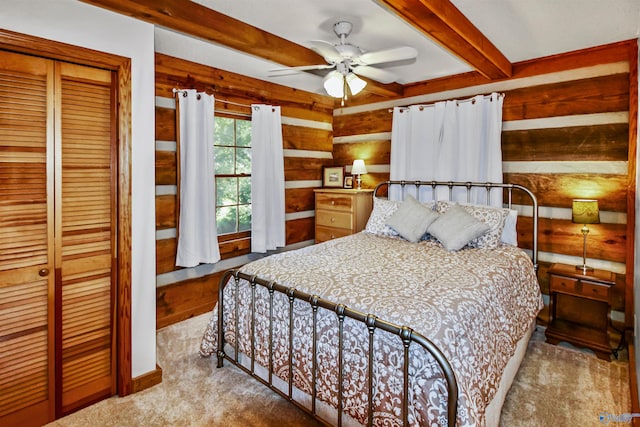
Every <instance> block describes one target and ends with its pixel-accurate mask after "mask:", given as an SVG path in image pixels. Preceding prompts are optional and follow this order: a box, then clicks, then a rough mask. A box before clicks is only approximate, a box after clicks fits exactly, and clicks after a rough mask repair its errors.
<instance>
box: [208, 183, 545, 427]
mask: <svg viewBox="0 0 640 427" xmlns="http://www.w3.org/2000/svg"><path fill="white" fill-rule="evenodd" d="M392 185H399V186H400V188H401V189H402V194H403V196H404V194H405V190H406V188H407V186H415V187H416V191H417V190H418V189H419V188H420V187H421V186H430V187H431V188H432V189H434V190H435V189H436V188H438V187H447V188H448V189H449V198H448V200H452V197H453V189H454V188H456V187H463V188H466V189H467V191H466V194H467V202H468V201H469V200H470V197H471V189H473V188H485V189H486V195H487V204H489V203H490V201H491V190H492V189H495V188H502V189H504V191H505V192H506V194H507V202H506V203H504V202H503V204H506V205H507V207H508V208H511V207H512V193H513V190H521V191H523V192H524V193H525V194H526V195H527V196H529V197H530V200H531V202H532V206H533V251H532V252H533V253H532V260H533V265H534V269H535V271H536V272H537V270H538V253H537V252H538V241H537V235H538V202H537V199H536V197H535V195H534V194H533V193H532V192H531V191H530V190H529V189H527V188H526V187H524V186H521V185H518V184H502V183H490V182H486V183H478V182H453V181H384V182H381V183H380V184H378V185H377V186H376V188H375V190H374V197H377V194H378V192H379V190H380V189H381V188H382V187H384V186H386V187H387V188H389V187H390V186H392ZM433 198H434V200H435V198H436V192H435V191H433ZM231 278H233V279H234V280H231ZM241 279H243V280H246V281H247V282H249V284H250V286H251V307H255V304H256V287H257V286H262V287H264V288H266V289H267V290H268V292H269V366H268V370H269V373H268V380H265V379H264V378H262V377H261V376H260V375H258V374H257V372H256V369H255V364H256V363H255V338H256V337H255V311H253V312H252V316H251V355H250V367H249V368H247V367H245V366H244V365H243V364H242V363H240V360H239V354H240V352H239V339H238V338H237V337H238V336H239V325H238V316H235V324H234V325H233V327H234V328H235V334H236V335H235V336H236V340H235V348H234V350H235V351H234V355H233V356H230V355H228V354H226V353H225V351H224V347H225V340H224V309H223V308H224V289H225V288H226V286H227V285H229V284H231V283H234V284H235V286H236V292H235V298H234V299H235V305H234V309H235V311H236V312H237V310H238V304H239V297H238V295H239V292H237V290H238V287H239V283H240V280H241ZM275 292H279V293H282V294H284V295H286V297H287V298H288V301H289V337H288V340H289V349H292V348H293V323H294V310H293V304H294V302H295V301H296V300H298V301H303V302H305V303H307V304H309V306H310V307H311V310H312V322H313V335H312V359H313V361H312V379H311V380H312V392H311V408H307V407H306V406H304V405H303V404H301V403H299V402H297V401H295V400H294V398H293V387H294V386H293V351H289V360H288V370H289V371H288V391H287V392H286V393H285V392H283V391H282V390H280V389H279V388H278V387H276V386H275V385H274V383H273V381H272V380H273V343H272V337H273V323H274V315H273V307H274V305H273V302H274V294H275ZM319 308H323V309H325V310H329V311H331V312H335V314H336V316H337V319H338V405H337V420H338V426H342V422H343V421H342V418H343V417H342V415H343V404H344V402H343V399H344V397H343V380H344V372H343V362H344V360H343V351H344V346H343V334H344V331H343V327H344V320H345V318H347V317H348V318H351V319H353V320H356V321H357V322H360V323H362V324H364V325H365V326H366V328H367V330H368V332H369V358H368V369H369V372H368V376H369V382H368V402H369V408H368V422H367V425H368V426H372V425H373V412H374V411H373V407H374V404H373V394H374V387H373V376H374V375H373V360H374V350H373V340H374V335H375V332H376V330H383V331H386V332H389V333H391V334H394V335H397V336H398V337H399V338H400V342H401V343H402V346H403V354H404V364H403V367H404V368H403V380H404V384H403V399H402V420H403V425H404V426H408V425H409V398H408V396H409V347H410V346H411V344H412V343H415V344H417V345H419V346H421V347H422V348H423V349H425V350H426V351H427V352H429V353H430V354H431V355H432V356H433V358H434V360H435V361H436V362H437V363H438V365H439V366H440V369H441V370H442V374H443V376H444V378H445V380H446V382H447V405H448V407H447V417H448V420H449V421H448V424H449V425H450V426H453V427H455V425H456V418H457V417H456V414H457V408H458V384H457V381H456V378H455V375H454V372H453V369H452V367H451V365H450V363H449V361H448V360H447V359H446V357H445V355H444V354H443V353H442V351H441V350H440V349H439V348H438V347H437V346H436V345H435V344H434V343H433V342H432V341H431V340H429V339H428V338H426V337H425V336H424V335H421V334H420V333H418V332H416V331H414V330H413V329H411V328H410V327H408V326H401V325H397V324H394V323H391V322H388V321H386V320H384V319H380V318H378V317H377V316H375V315H374V314H367V313H362V312H360V311H357V310H353V309H351V308H349V307H347V306H345V305H344V304H340V303H336V302H333V301H329V300H326V299H323V298H321V297H320V296H318V295H311V294H308V293H306V292H302V291H300V290H298V289H295V288H290V287H287V286H284V285H281V284H279V283H276V282H275V281H269V280H265V279H262V278H259V277H257V276H255V275H249V274H246V273H243V272H241V271H240V270H239V269H233V270H229V271H227V272H226V273H225V274H224V276H223V277H222V279H221V281H220V286H219V291H218V351H217V358H218V365H217V366H218V368H221V367H222V366H223V364H224V360H225V359H227V360H229V361H231V362H232V363H234V364H235V365H236V366H238V367H239V368H240V369H242V370H243V371H245V372H247V373H248V374H250V375H251V376H253V377H254V378H256V379H258V380H259V381H260V382H262V383H263V384H265V385H267V386H268V387H269V388H271V389H272V390H273V391H275V392H276V393H278V394H280V395H281V396H283V397H284V398H285V399H287V400H289V401H290V402H291V403H293V404H295V405H296V406H298V407H299V408H301V409H302V410H303V411H305V412H307V413H309V414H310V415H312V416H314V417H315V418H317V419H318V420H319V421H320V422H322V423H324V424H328V422H327V421H326V420H324V419H322V418H321V417H320V416H319V414H318V412H317V410H316V400H317V399H316V398H317V394H316V393H317V390H316V378H317V377H316V375H317V372H318V366H317V345H316V344H317V314H318V309H319Z"/></svg>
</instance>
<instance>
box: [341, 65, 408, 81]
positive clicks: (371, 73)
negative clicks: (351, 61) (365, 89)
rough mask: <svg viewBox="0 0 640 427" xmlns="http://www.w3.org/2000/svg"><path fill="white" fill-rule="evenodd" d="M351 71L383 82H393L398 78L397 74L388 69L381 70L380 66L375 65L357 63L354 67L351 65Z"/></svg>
mask: <svg viewBox="0 0 640 427" xmlns="http://www.w3.org/2000/svg"><path fill="white" fill-rule="evenodd" d="M351 71H353V72H354V73H355V74H357V75H359V76H362V77H366V78H369V79H371V80H375V81H377V82H380V83H385V84H386V83H393V82H395V81H396V79H397V78H398V76H396V75H395V74H394V73H392V72H390V71H387V70H381V69H380V68H375V67H369V66H368V65H358V66H356V67H353V68H352V70H351Z"/></svg>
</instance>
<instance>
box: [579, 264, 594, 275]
mask: <svg viewBox="0 0 640 427" xmlns="http://www.w3.org/2000/svg"><path fill="white" fill-rule="evenodd" d="M576 270H581V271H582V274H585V273H586V272H587V271H593V267H589V266H588V265H586V264H583V265H576Z"/></svg>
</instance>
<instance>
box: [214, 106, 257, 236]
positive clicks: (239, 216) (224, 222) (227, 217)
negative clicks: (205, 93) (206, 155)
mask: <svg viewBox="0 0 640 427" xmlns="http://www.w3.org/2000/svg"><path fill="white" fill-rule="evenodd" d="M214 132H215V142H214V150H215V156H216V162H215V167H216V224H217V227H218V234H231V233H239V232H242V231H250V230H251V122H250V121H249V120H241V119H232V118H228V117H216V118H215V131H214Z"/></svg>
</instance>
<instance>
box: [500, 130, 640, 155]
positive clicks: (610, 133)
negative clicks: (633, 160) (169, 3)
mask: <svg viewBox="0 0 640 427" xmlns="http://www.w3.org/2000/svg"><path fill="white" fill-rule="evenodd" d="M628 147H629V125H628V124H626V123H614V124H605V125H594V126H570V127H563V128H550V129H528V130H516V131H504V132H502V160H503V161H547V160H548V161H571V160H577V159H578V158H579V159H580V160H601V161H602V160H610V161H626V160H627V156H628V151H629V149H628Z"/></svg>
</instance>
